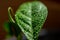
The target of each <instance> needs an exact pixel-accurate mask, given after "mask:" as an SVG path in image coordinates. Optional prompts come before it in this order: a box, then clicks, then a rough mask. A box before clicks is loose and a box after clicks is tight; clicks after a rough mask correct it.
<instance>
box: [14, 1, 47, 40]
mask: <svg viewBox="0 0 60 40" xmlns="http://www.w3.org/2000/svg"><path fill="white" fill-rule="evenodd" d="M47 13H48V11H47V8H46V6H45V5H44V4H43V3H41V2H38V1H34V2H27V3H24V4H22V5H21V6H19V8H18V10H17V11H16V14H15V19H16V22H17V24H18V26H19V27H20V29H21V30H22V32H23V33H24V34H25V35H26V37H27V39H28V40H37V38H38V33H39V31H40V29H41V28H42V26H43V24H44V22H45V20H46V18H47Z"/></svg>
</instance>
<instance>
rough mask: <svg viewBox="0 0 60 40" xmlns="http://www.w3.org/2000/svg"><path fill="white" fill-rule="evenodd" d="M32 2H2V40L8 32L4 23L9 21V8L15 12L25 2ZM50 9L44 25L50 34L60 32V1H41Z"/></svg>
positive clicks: (0, 25)
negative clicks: (4, 27)
mask: <svg viewBox="0 0 60 40" xmlns="http://www.w3.org/2000/svg"><path fill="white" fill-rule="evenodd" d="M27 1H32V0H0V40H3V39H4V38H5V35H6V32H5V30H4V29H3V23H4V22H5V21H8V11H7V9H8V7H9V6H11V7H12V8H13V10H14V13H15V11H16V10H17V8H18V6H19V5H20V4H22V3H24V2H27ZM40 1H42V2H43V3H44V4H45V5H46V6H47V8H48V17H47V20H46V22H45V24H44V27H43V28H44V29H46V30H47V31H48V32H50V33H53V32H54V33H59V32H60V1H59V0H40Z"/></svg>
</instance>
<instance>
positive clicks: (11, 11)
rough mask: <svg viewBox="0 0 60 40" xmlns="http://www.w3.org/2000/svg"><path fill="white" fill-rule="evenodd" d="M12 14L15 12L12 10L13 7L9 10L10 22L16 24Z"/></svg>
mask: <svg viewBox="0 0 60 40" xmlns="http://www.w3.org/2000/svg"><path fill="white" fill-rule="evenodd" d="M10 13H13V10H12V8H11V7H9V8H8V15H9V20H10V22H13V23H15V21H14V20H13V18H12V16H11V14H10Z"/></svg>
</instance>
